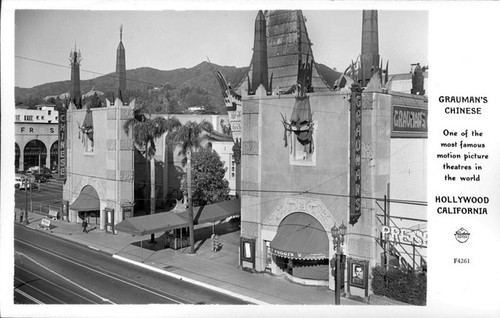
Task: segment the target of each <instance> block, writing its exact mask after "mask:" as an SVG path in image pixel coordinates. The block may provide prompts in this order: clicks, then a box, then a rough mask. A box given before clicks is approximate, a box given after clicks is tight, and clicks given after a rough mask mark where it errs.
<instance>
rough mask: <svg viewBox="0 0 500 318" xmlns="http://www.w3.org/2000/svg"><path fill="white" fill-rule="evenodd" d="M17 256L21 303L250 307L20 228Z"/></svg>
mask: <svg viewBox="0 0 500 318" xmlns="http://www.w3.org/2000/svg"><path fill="white" fill-rule="evenodd" d="M15 252H16V257H15V286H14V287H15V293H14V295H15V296H14V298H15V299H14V300H15V302H16V303H44V304H92V303H99V304H153V303H157V304H245V302H243V301H242V300H240V299H236V298H232V297H229V296H227V295H223V294H220V293H217V292H215V291H212V290H208V289H205V288H202V287H200V286H196V285H192V284H189V283H186V282H184V281H181V280H178V279H174V278H170V277H166V276H165V275H161V274H159V273H155V272H153V271H149V270H146V269H142V268H141V267H138V266H134V265H130V264H127V263H124V262H120V261H117V260H115V259H113V258H112V257H111V255H109V254H107V253H104V252H101V251H95V250H92V249H90V248H88V247H86V246H83V245H80V244H76V243H74V242H71V241H66V240H62V239H60V238H58V237H55V236H52V235H48V234H46V233H43V232H40V231H37V230H32V229H30V228H26V227H24V226H22V225H19V224H16V225H15Z"/></svg>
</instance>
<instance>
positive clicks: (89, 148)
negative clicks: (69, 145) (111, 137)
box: [82, 133, 94, 154]
mask: <svg viewBox="0 0 500 318" xmlns="http://www.w3.org/2000/svg"><path fill="white" fill-rule="evenodd" d="M82 139H83V147H84V152H85V154H94V138H93V137H92V138H91V137H89V135H88V134H86V133H82Z"/></svg>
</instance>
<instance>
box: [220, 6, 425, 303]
mask: <svg viewBox="0 0 500 318" xmlns="http://www.w3.org/2000/svg"><path fill="white" fill-rule="evenodd" d="M377 20H378V16H377V12H376V11H364V12H363V22H362V23H363V28H362V30H363V31H362V32H363V35H362V45H361V55H360V58H359V59H358V60H356V62H353V63H352V65H350V66H349V67H348V69H347V70H346V71H345V73H344V74H339V75H340V77H339V78H338V80H337V81H336V82H335V85H328V84H327V82H326V81H325V80H324V79H323V78H322V76H321V75H320V74H319V73H318V70H317V67H316V64H315V60H314V55H313V52H312V49H311V41H310V39H309V36H308V32H307V28H306V25H305V22H304V17H303V15H302V12H301V11H266V12H262V11H259V13H258V15H257V18H256V20H255V40H254V49H253V52H254V53H253V57H252V62H251V65H250V70H249V73H248V77H246V78H245V79H244V80H243V82H242V83H239V85H238V86H237V87H235V88H232V87H231V86H230V85H228V84H227V83H226V81H225V79H224V77H223V75H222V74H221V73H217V74H216V75H217V77H218V79H219V83H220V85H221V88H222V93H223V95H224V98H225V101H226V105H227V109H228V113H229V118H230V121H231V120H232V119H235V120H234V124H235V125H238V127H237V128H240V130H238V129H237V130H235V131H238V136H233V137H234V139H235V140H239V139H240V138H241V173H242V179H241V188H242V207H241V247H240V266H241V267H242V268H243V269H249V270H252V271H257V272H269V273H271V274H274V275H283V276H285V277H286V278H287V279H289V280H292V281H294V282H298V283H302V284H310V285H325V286H329V287H330V288H331V289H334V286H335V285H334V276H333V275H332V271H331V267H330V265H331V262H330V260H332V259H334V258H335V250H334V244H333V241H332V239H333V238H332V230H331V229H332V228H333V227H334V226H336V227H337V228H339V227H340V226H341V225H342V224H344V225H346V226H347V229H346V234H345V237H344V243H343V244H342V245H341V251H338V252H342V253H343V254H344V255H345V258H346V259H347V261H346V260H345V259H343V261H342V263H343V265H342V266H341V269H342V273H344V275H347V278H345V277H344V278H342V285H344V283H345V282H346V283H347V284H349V289H350V290H348V291H349V292H351V293H353V294H359V295H362V296H363V295H367V293H368V290H369V287H368V286H369V271H370V268H372V267H373V266H375V265H377V264H380V263H381V262H382V261H383V260H382V257H381V255H383V254H384V253H383V252H384V251H386V250H384V248H383V247H386V248H387V245H384V244H385V242H386V241H385V239H384V238H383V237H382V236H381V235H382V234H384V235H385V234H387V233H389V232H387V231H386V230H384V233H382V228H383V227H384V226H385V228H384V229H386V228H387V220H385V225H384V221H383V220H381V218H380V214H381V213H384V211H382V209H383V208H384V206H383V203H382V201H381V200H380V198H382V199H383V198H384V197H387V196H388V189H389V185H391V189H393V192H392V193H391V195H392V197H398V198H404V199H408V200H410V199H411V200H415V201H418V200H420V201H425V200H426V198H425V192H426V191H425V188H426V176H425V173H426V171H425V157H426V146H427V139H426V138H427V98H426V97H425V96H423V88H422V89H420V90H418V89H416V90H415V92H416V94H413V95H412V94H407V93H400V92H393V91H389V90H388V89H387V87H388V85H387V84H388V82H389V77H388V67H387V65H386V66H385V69H384V68H383V65H382V62H381V61H380V56H379V54H378V26H377V23H378V21H377ZM316 45H317V46H320V45H321V44H320V43H317V44H316ZM334 53H335V52H333V53H332V54H334ZM401 58H404V57H401ZM411 62H412V61H409V62H408V64H410V63H411ZM403 150H404V151H403ZM400 171H404V173H401V172H400ZM420 201H419V202H420ZM387 202H389V205H391V209H392V212H393V213H397V212H398V211H400V212H405V213H407V214H408V213H409V214H411V213H412V209H417V210H419V211H417V212H415V213H422V208H421V207H413V206H403V207H399V206H398V207H397V206H396V205H395V204H393V203H390V201H385V203H387ZM385 208H387V206H386V207H385ZM424 215H425V209H424ZM394 233H396V232H394ZM394 233H392V234H394ZM346 265H347V266H346ZM358 267H359V268H358ZM358 270H359V271H361V270H363V271H364V273H362V274H364V277H363V278H356V281H355V280H354V278H353V281H352V284H351V283H350V278H351V277H350V276H349V275H351V276H352V275H354V274H355V272H358ZM362 274H360V275H362Z"/></svg>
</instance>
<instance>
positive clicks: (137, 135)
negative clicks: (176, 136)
mask: <svg viewBox="0 0 500 318" xmlns="http://www.w3.org/2000/svg"><path fill="white" fill-rule="evenodd" d="M180 126H181V123H180V122H179V120H178V119H177V118H175V117H172V118H168V119H165V118H164V117H155V118H147V117H146V116H145V115H144V114H143V113H142V111H141V110H140V109H136V110H134V117H133V118H130V119H128V120H127V121H126V122H125V123H124V124H123V129H124V130H125V133H126V134H127V135H129V134H130V133H132V138H133V140H134V143H135V145H136V147H137V149H138V150H139V151H140V152H141V153H142V154H143V156H144V157H145V158H146V160H149V164H150V174H151V197H150V201H151V202H150V214H154V213H155V206H156V191H155V187H156V186H155V154H156V145H155V139H157V138H160V137H161V136H162V135H163V134H165V133H166V132H171V131H174V130H175V129H176V128H178V127H180ZM151 242H154V234H151Z"/></svg>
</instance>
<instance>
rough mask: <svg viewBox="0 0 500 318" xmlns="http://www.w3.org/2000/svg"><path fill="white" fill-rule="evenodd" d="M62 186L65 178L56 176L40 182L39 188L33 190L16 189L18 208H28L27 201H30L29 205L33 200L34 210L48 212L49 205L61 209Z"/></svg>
mask: <svg viewBox="0 0 500 318" xmlns="http://www.w3.org/2000/svg"><path fill="white" fill-rule="evenodd" d="M54 176H55V175H54ZM62 187H63V180H60V179H57V178H55V177H54V178H52V179H48V180H47V182H43V183H40V186H39V189H32V190H31V191H30V190H19V189H16V190H15V204H16V208H19V209H23V210H24V209H25V208H26V202H28V206H29V204H30V201H31V202H32V203H31V205H32V208H33V210H34V211H43V212H45V213H48V209H49V207H50V208H51V209H57V210H59V209H60V207H61V200H62ZM30 197H31V200H30Z"/></svg>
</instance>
